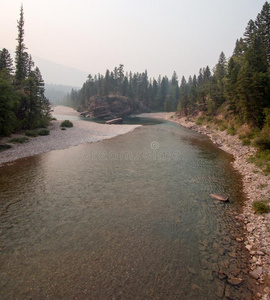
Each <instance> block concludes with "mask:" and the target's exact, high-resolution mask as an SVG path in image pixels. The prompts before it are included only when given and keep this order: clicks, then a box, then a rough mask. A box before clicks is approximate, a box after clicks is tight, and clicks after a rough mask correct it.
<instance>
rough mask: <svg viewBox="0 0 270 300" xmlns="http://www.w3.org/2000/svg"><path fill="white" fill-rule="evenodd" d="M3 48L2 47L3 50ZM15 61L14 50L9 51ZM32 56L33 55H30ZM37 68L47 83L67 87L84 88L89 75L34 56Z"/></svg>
mask: <svg viewBox="0 0 270 300" xmlns="http://www.w3.org/2000/svg"><path fill="white" fill-rule="evenodd" d="M2 48H3V47H0V49H2ZM9 52H10V54H11V56H12V58H13V61H14V57H15V55H14V50H9ZM29 54H31V53H29ZM32 59H33V61H34V63H35V66H36V67H38V68H39V69H40V72H41V74H42V77H43V79H44V81H45V83H48V84H49V83H53V84H57V85H66V86H82V84H83V83H84V82H85V80H86V79H87V76H88V73H87V72H83V71H80V70H78V69H74V68H71V67H67V66H63V65H60V64H58V63H54V62H51V61H49V60H46V59H43V58H40V57H38V56H35V55H32Z"/></svg>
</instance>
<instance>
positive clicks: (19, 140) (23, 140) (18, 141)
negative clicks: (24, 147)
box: [8, 137, 29, 144]
mask: <svg viewBox="0 0 270 300" xmlns="http://www.w3.org/2000/svg"><path fill="white" fill-rule="evenodd" d="M28 141H29V138H27V137H20V138H14V139H11V140H9V141H8V142H9V143H13V144H23V143H26V142H28Z"/></svg>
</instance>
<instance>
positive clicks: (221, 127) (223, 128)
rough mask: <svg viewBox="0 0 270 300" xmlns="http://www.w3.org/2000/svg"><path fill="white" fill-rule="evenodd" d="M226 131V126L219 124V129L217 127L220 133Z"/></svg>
mask: <svg viewBox="0 0 270 300" xmlns="http://www.w3.org/2000/svg"><path fill="white" fill-rule="evenodd" d="M226 129H227V125H225V124H221V125H220V127H219V130H220V131H224V130H226Z"/></svg>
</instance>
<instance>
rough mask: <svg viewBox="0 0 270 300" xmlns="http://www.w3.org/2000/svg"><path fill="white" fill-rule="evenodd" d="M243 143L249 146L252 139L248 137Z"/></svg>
mask: <svg viewBox="0 0 270 300" xmlns="http://www.w3.org/2000/svg"><path fill="white" fill-rule="evenodd" d="M242 145H243V146H249V145H250V139H248V138H245V139H243V140H242Z"/></svg>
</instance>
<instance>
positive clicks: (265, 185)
mask: <svg viewBox="0 0 270 300" xmlns="http://www.w3.org/2000/svg"><path fill="white" fill-rule="evenodd" d="M266 187H268V184H265V183H261V184H259V185H258V189H260V190H262V189H264V188H266Z"/></svg>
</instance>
